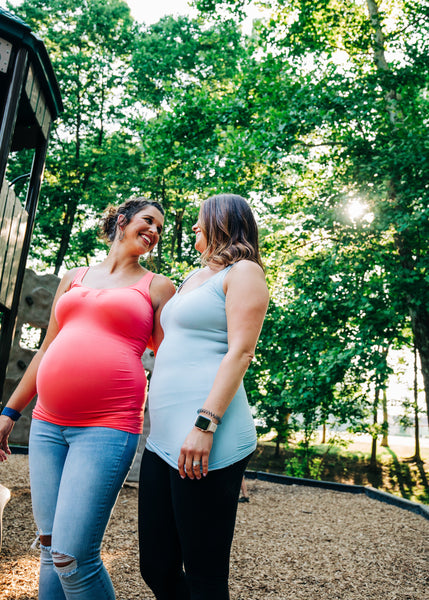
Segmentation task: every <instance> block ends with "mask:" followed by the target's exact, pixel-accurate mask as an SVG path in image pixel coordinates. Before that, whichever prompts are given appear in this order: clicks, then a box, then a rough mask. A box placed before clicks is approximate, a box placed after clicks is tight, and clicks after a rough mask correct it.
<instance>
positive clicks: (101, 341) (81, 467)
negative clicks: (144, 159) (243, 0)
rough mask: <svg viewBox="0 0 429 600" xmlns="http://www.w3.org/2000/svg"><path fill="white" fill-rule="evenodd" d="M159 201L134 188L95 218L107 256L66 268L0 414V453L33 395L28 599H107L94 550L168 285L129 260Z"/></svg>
mask: <svg viewBox="0 0 429 600" xmlns="http://www.w3.org/2000/svg"><path fill="white" fill-rule="evenodd" d="M163 223H164V211H163V209H162V207H161V206H160V205H159V204H158V203H156V202H151V201H148V200H146V199H145V198H137V199H133V200H129V201H128V202H126V203H124V204H123V205H121V206H119V207H117V208H115V207H111V208H110V209H108V211H107V212H106V214H105V217H104V219H103V221H102V230H103V233H104V234H105V237H107V239H108V240H109V241H110V243H111V247H110V250H109V254H108V256H107V258H106V259H105V260H104V261H103V262H102V263H100V264H98V265H96V266H94V267H89V268H88V267H84V268H78V269H73V270H71V271H69V272H67V273H66V274H65V276H64V277H63V279H62V281H61V283H60V285H59V287H58V291H57V293H56V296H55V299H54V302H53V306H52V313H51V318H50V322H49V327H48V330H47V334H46V337H45V340H44V341H43V344H42V346H41V348H40V349H39V351H38V352H37V354H36V355H35V356H34V358H33V360H32V362H31V363H30V365H29V367H28V369H27V371H26V373H25V374H24V377H23V378H22V380H21V382H20V384H19V385H18V387H17V389H16V390H15V392H14V393H13V394H12V396H11V398H10V400H9V402H8V403H7V405H6V407H5V408H4V409H3V411H2V414H1V416H0V460H5V459H6V457H7V454H10V450H9V447H8V437H9V434H10V432H11V430H12V427H13V425H14V422H15V421H16V420H17V419H18V418H19V417H20V413H21V411H22V410H23V409H24V408H25V407H26V406H27V404H28V403H29V402H30V400H31V399H32V398H33V397H34V396H35V394H36V392H37V394H38V399H37V404H36V406H35V408H34V411H33V420H32V425H31V432H30V442H29V463H30V480H31V494H32V503H33V512H34V518H35V521H36V525H37V529H38V537H39V540H40V548H41V562H40V578H39V600H64V599H66V600H72V599H73V600H113V599H114V598H115V593H114V590H113V586H112V582H111V580H110V577H109V575H108V573H107V571H106V569H105V567H104V565H103V562H102V560H101V557H100V546H101V542H102V539H103V535H104V532H105V529H106V527H107V523H108V521H109V517H110V514H111V511H112V509H113V506H114V504H115V501H116V498H117V496H118V493H119V491H120V489H121V486H122V484H123V482H124V480H125V478H126V476H127V473H128V470H129V468H130V466H131V463H132V460H133V458H134V454H135V452H136V449H137V444H138V439H139V434H140V433H141V431H142V426H143V405H144V401H145V393H146V377H145V371H144V369H143V366H142V363H141V356H142V354H143V352H144V350H145V348H146V346H147V345H148V344H149V343H150V344H151V346H152V347H153V348H154V350H155V351H156V350H157V348H158V346H159V344H160V341H161V338H162V330H161V328H160V320H159V317H160V313H161V309H162V307H163V306H164V304H165V303H166V301H167V300H168V299H169V298H170V297H171V296H172V294H173V293H174V286H173V284H172V283H171V282H170V281H169V279H167V278H166V277H163V276H161V275H154V274H153V273H151V272H149V271H148V270H147V269H145V268H143V267H142V266H141V265H140V263H139V258H140V257H141V256H142V255H143V254H146V253H147V252H150V251H151V250H152V249H153V248H154V247H155V246H156V244H157V242H158V239H159V236H160V234H161V231H162V227H163Z"/></svg>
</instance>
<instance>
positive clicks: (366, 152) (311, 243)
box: [17, 0, 429, 441]
mask: <svg viewBox="0 0 429 600" xmlns="http://www.w3.org/2000/svg"><path fill="white" fill-rule="evenodd" d="M194 4H195V6H197V7H198V9H199V10H200V13H199V17H198V18H197V19H189V18H186V17H180V18H177V19H175V18H173V17H165V18H163V19H162V20H161V21H160V22H159V23H156V24H154V25H151V26H143V25H142V26H137V25H136V24H135V23H133V22H132V19H131V17H130V14H129V10H128V7H127V5H126V4H125V2H123V1H122V0H107V1H105V2H101V1H99V0H86V2H83V3H79V4H77V3H75V2H72V1H71V0H52V1H50V2H49V3H48V2H46V0H25V1H24V3H23V4H22V5H21V6H20V8H19V11H18V10H17V12H19V15H20V16H22V18H23V19H24V20H25V21H27V22H28V23H29V24H30V25H31V26H32V27H33V28H34V30H35V31H37V32H38V33H39V34H40V35H41V37H43V39H44V40H45V41H46V42H47V44H48V50H49V52H50V56H51V57H52V59H53V63H54V68H55V71H56V73H57V75H58V78H59V81H60V86H61V88H62V90H63V95H64V97H65V105H66V111H65V113H64V116H63V120H62V122H60V123H59V124H58V125H57V127H56V130H55V132H54V137H53V141H52V143H51V147H50V155H49V159H48V164H47V169H46V179H45V183H44V186H43V190H42V197H41V203H40V207H41V208H40V211H39V219H38V224H37V228H36V231H35V244H34V247H33V252H34V254H35V255H36V254H37V256H38V257H44V258H45V262H46V263H48V264H54V265H55V268H56V270H58V269H59V268H60V267H61V265H62V263H63V262H66V264H77V263H79V262H82V260H87V261H88V260H89V259H90V257H91V256H92V255H93V254H94V252H95V251H96V249H97V244H98V242H97V241H96V239H95V236H94V228H93V220H94V217H95V216H96V214H98V213H99V212H100V210H101V209H102V208H103V207H104V206H105V205H106V204H107V203H108V202H111V201H115V202H116V201H118V200H122V199H124V198H125V197H128V196H130V195H131V194H145V195H147V196H150V197H152V198H156V199H158V200H160V201H161V202H162V203H163V204H164V206H165V207H166V209H167V219H166V228H165V234H164V236H163V240H162V245H161V248H160V250H159V251H158V255H157V268H158V269H161V268H162V270H163V271H164V272H165V273H167V274H170V275H171V276H172V277H173V278H174V279H179V278H180V277H181V276H182V274H183V273H184V272H186V271H187V270H189V268H190V264H191V263H193V262H194V260H195V256H196V253H195V251H194V249H193V239H192V235H191V234H190V229H191V225H192V223H193V222H195V219H196V217H197V212H198V205H199V202H200V200H201V199H202V198H204V197H206V196H208V195H209V194H211V193H215V192H221V191H231V192H236V193H241V194H243V195H244V196H247V197H249V198H250V200H251V202H252V204H253V207H254V208H255V210H256V212H257V214H258V216H259V221H260V224H261V233H262V236H261V238H262V246H263V253H264V256H265V261H266V267H267V278H268V281H269V285H270V290H271V304H270V308H269V313H268V316H267V320H266V323H265V325H264V328H263V331H262V335H261V340H260V343H259V346H258V350H257V354H256V357H255V360H254V362H253V363H252V365H251V368H250V369H249V373H248V375H247V385H248V389H249V395H250V398H251V401H252V403H253V404H254V405H255V410H256V411H257V414H258V416H259V417H260V423H261V430H269V429H271V428H275V429H276V430H277V432H278V434H279V438H278V439H279V441H283V440H286V439H287V437H288V435H289V433H290V431H292V430H293V429H294V428H296V427H300V428H303V430H304V433H305V439H306V440H309V439H310V438H311V435H312V432H313V431H314V430H315V429H316V428H317V427H319V426H321V425H323V424H326V423H329V424H331V425H334V424H335V425H338V426H340V425H342V424H345V423H347V424H349V425H350V424H351V425H352V426H353V427H355V429H359V428H361V429H362V428H363V427H364V426H367V427H368V428H370V430H371V431H373V432H375V433H374V435H375V438H376V434H377V431H378V429H377V426H376V424H375V425H374V423H373V422H372V421H373V418H372V415H373V413H374V410H375V409H376V406H375V404H376V403H377V402H378V400H377V398H378V397H379V396H380V394H381V392H382V391H383V389H384V388H385V386H386V384H387V379H388V376H389V373H390V369H389V366H388V362H389V361H388V357H389V350H390V349H391V348H397V347H402V346H404V345H407V346H408V347H412V346H413V345H414V343H415V344H416V347H417V349H418V352H419V356H420V359H421V365H422V373H423V375H424V378H425V390H426V397H427V398H429V286H428V278H427V268H428V260H429V258H428V244H427V240H428V236H429V219H428V217H429V214H428V211H429V209H428V206H429V202H428V189H429V188H428V186H429V184H428V181H429V146H428V143H427V123H428V117H429V103H428V95H427V88H428V80H429V68H428V67H429V59H428V56H429V52H428V51H429V48H428V44H429V35H428V33H429V3H428V1H427V0H421V1H419V2H417V0H401V1H400V2H393V0H384V1H383V2H380V1H377V2H376V1H375V0H366V1H361V0H346V1H345V2H340V1H339V0H317V1H312V2H310V1H309V0H273V1H272V2H269V3H268V2H265V1H262V0H254V2H253V4H255V5H257V6H259V7H260V8H261V13H260V18H258V19H257V20H255V22H254V26H253V31H252V33H251V34H250V35H245V34H244V33H243V32H242V30H241V23H242V21H243V18H244V16H245V14H246V8H247V6H248V5H249V4H250V2H249V1H248V0H240V1H239V2H237V1H235V0H222V1H217V0H196V1H195V2H194ZM353 209H354V211H353ZM428 413H429V404H428ZM365 424H366V425H365Z"/></svg>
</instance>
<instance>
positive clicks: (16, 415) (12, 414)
mask: <svg viewBox="0 0 429 600" xmlns="http://www.w3.org/2000/svg"><path fill="white" fill-rule="evenodd" d="M1 414H2V415H5V417H9V418H10V419H12V421H15V422H16V421H17V420H18V419H20V418H21V413H20V412H18V411H17V410H15V409H14V408H9V407H8V406H5V407H4V409H3V410H2V411H1Z"/></svg>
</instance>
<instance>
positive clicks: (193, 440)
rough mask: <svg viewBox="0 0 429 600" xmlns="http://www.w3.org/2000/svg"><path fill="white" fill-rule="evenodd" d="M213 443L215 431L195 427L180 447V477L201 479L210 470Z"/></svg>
mask: <svg viewBox="0 0 429 600" xmlns="http://www.w3.org/2000/svg"><path fill="white" fill-rule="evenodd" d="M212 445H213V433H211V432H210V431H201V430H200V429H198V428H197V427H194V428H193V429H192V431H191V432H190V433H189V434H188V436H187V438H186V440H185V441H184V443H183V446H182V448H181V449H180V456H179V460H178V463H177V464H178V467H179V473H180V477H181V478H182V479H185V477H189V479H195V478H197V479H201V476H202V475H203V476H204V477H205V476H206V475H207V473H208V472H209V454H210V450H211V449H212Z"/></svg>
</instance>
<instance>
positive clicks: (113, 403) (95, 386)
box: [37, 333, 146, 418]
mask: <svg viewBox="0 0 429 600" xmlns="http://www.w3.org/2000/svg"><path fill="white" fill-rule="evenodd" d="M76 337H77V338H78V339H76ZM145 390H146V376H145V372H144V369H143V366H142V363H141V360H140V357H139V356H136V354H135V353H133V352H132V351H130V349H129V348H128V347H127V345H125V344H121V343H120V342H119V341H117V342H115V343H114V344H112V341H111V338H109V339H107V340H106V339H103V338H102V336H97V335H95V336H92V337H91V338H89V337H88V334H86V336H85V339H82V336H79V335H76V333H75V334H73V333H71V334H70V335H63V336H58V337H57V338H56V339H55V340H54V342H53V343H52V344H51V345H50V346H49V348H48V350H47V352H46V353H45V355H44V357H43V359H42V361H41V363H40V366H39V370H38V375H37V393H38V401H39V403H40V405H41V406H42V407H43V408H44V409H45V410H47V411H49V412H50V413H51V414H54V415H57V416H67V417H70V416H71V415H72V414H73V415H75V416H76V418H79V417H82V416H83V415H85V416H92V415H97V414H100V412H103V413H104V414H106V413H109V412H117V411H118V409H120V410H123V409H127V408H131V407H133V406H134V407H135V406H136V403H137V404H138V403H140V402H142V401H143V398H144V395H145Z"/></svg>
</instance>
